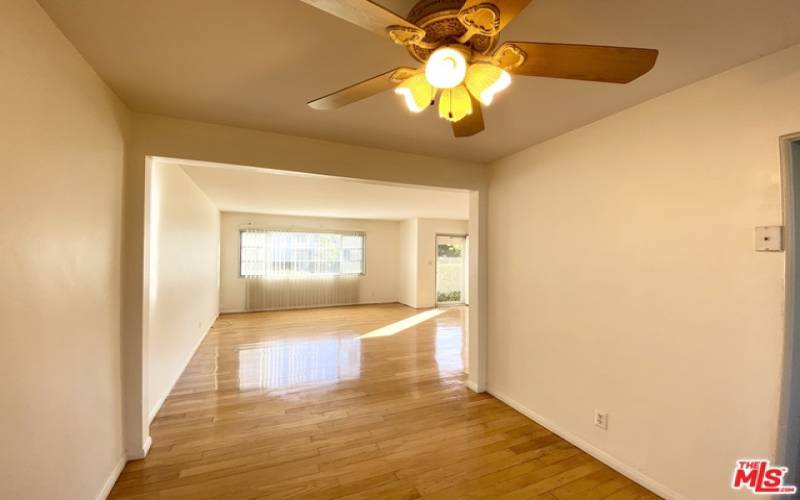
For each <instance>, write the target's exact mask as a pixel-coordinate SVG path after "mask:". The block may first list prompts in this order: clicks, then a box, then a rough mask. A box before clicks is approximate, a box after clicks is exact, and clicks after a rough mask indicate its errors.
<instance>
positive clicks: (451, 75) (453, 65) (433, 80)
mask: <svg viewBox="0 0 800 500" xmlns="http://www.w3.org/2000/svg"><path fill="white" fill-rule="evenodd" d="M466 74H467V60H466V58H464V54H463V53H462V52H460V51H458V50H456V49H454V48H452V47H441V48H438V49H436V50H435V51H434V52H433V54H431V56H430V57H429V58H428V62H427V63H425V78H427V80H428V83H430V84H431V85H433V86H434V87H436V88H437V89H452V88H453V87H457V86H458V85H460V84H461V82H463V81H464V76H465V75H466Z"/></svg>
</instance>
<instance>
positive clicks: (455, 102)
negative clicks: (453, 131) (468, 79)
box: [439, 85, 472, 122]
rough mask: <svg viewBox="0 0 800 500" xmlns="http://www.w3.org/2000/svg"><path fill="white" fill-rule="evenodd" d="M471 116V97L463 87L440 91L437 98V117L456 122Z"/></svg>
mask: <svg viewBox="0 0 800 500" xmlns="http://www.w3.org/2000/svg"><path fill="white" fill-rule="evenodd" d="M471 114H472V97H470V95H469V91H468V90H467V88H466V87H465V86H463V85H459V86H458V87H455V88H452V89H447V90H443V91H442V95H441V96H440V97H439V117H440V118H444V119H445V120H448V121H451V122H457V121H459V120H460V119H462V118H464V117H465V116H467V115H471Z"/></svg>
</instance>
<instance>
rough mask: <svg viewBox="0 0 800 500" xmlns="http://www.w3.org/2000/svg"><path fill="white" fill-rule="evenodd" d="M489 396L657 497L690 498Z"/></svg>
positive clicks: (524, 409) (501, 397)
mask: <svg viewBox="0 0 800 500" xmlns="http://www.w3.org/2000/svg"><path fill="white" fill-rule="evenodd" d="M488 392H489V394H491V395H492V396H494V397H495V398H497V399H499V400H500V401H502V402H504V403H505V404H507V405H508V406H510V407H512V408H514V409H515V410H517V411H518V412H520V413H522V414H523V415H525V416H526V417H528V418H529V419H531V420H533V421H534V422H536V423H537V424H539V425H541V426H542V427H545V428H546V429H547V430H549V431H550V432H552V433H553V434H557V435H558V436H560V437H561V438H562V439H564V440H565V441H568V442H570V443H571V444H573V445H575V446H577V447H578V448H580V449H581V450H583V451H585V452H586V453H588V454H589V455H591V456H593V457H594V458H596V459H597V460H599V461H601V462H603V463H604V464H606V465H608V466H609V467H611V468H612V469H614V470H616V471H617V472H619V473H620V474H622V475H624V476H627V477H628V478H629V479H631V480H633V481H636V482H637V483H639V484H640V485H642V486H644V487H645V488H647V489H649V490H650V491H652V492H653V493H655V494H656V495H659V496H661V497H664V498H667V499H670V500H673V499H674V500H687V499H688V497H687V496H685V495H681V494H680V493H678V492H677V491H675V490H673V489H671V488H669V487H667V486H665V485H663V484H661V483H659V482H658V481H656V480H655V479H653V478H651V477H650V476H647V475H646V474H644V473H643V472H641V471H640V470H638V469H636V468H635V467H633V466H631V465H629V464H626V463H625V462H623V461H621V460H619V459H618V458H616V457H613V456H611V455H609V454H608V453H606V452H605V451H603V450H601V449H600V448H597V447H596V446H594V445H593V444H590V443H589V442H587V441H585V440H584V439H581V438H580V437H578V436H576V435H575V434H572V433H571V432H569V431H567V430H565V429H564V428H562V427H561V426H559V425H558V424H555V423H553V422H551V421H550V420H548V419H546V418H544V417H543V416H541V415H539V414H538V413H536V412H534V411H533V410H530V409H529V408H527V407H525V406H524V405H522V404H521V403H519V402H518V401H516V400H514V399H513V398H511V397H509V396H507V395H505V394H503V393H501V392H499V391H495V390H493V389H491V388H489V389H488Z"/></svg>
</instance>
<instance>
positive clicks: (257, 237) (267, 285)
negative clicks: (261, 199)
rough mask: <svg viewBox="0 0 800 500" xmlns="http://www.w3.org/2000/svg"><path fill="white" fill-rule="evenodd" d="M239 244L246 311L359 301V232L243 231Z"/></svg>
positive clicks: (361, 260)
mask: <svg viewBox="0 0 800 500" xmlns="http://www.w3.org/2000/svg"><path fill="white" fill-rule="evenodd" d="M240 242H241V252H240V256H241V262H240V272H241V275H242V277H243V278H245V280H246V283H245V308H246V309H247V310H248V311H267V310H275V309H294V308H302V307H319V306H332V305H348V304H357V303H358V302H359V284H360V277H361V275H362V273H363V272H364V271H365V265H364V245H365V236H364V234H363V233H359V232H339V231H337V232H309V231H284V230H272V229H245V230H242V232H241V240H240Z"/></svg>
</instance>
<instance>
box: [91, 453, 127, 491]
mask: <svg viewBox="0 0 800 500" xmlns="http://www.w3.org/2000/svg"><path fill="white" fill-rule="evenodd" d="M126 462H127V460H125V457H124V456H121V457H119V460H118V461H117V464H116V465H115V466H114V468H113V469H111V474H109V475H108V479H106V482H105V483H103V488H102V489H101V490H100V493H98V494H97V500H106V498H108V495H110V494H111V488H113V487H114V484H116V482H117V479H119V475H120V474H122V469H124V468H125V463H126Z"/></svg>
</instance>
